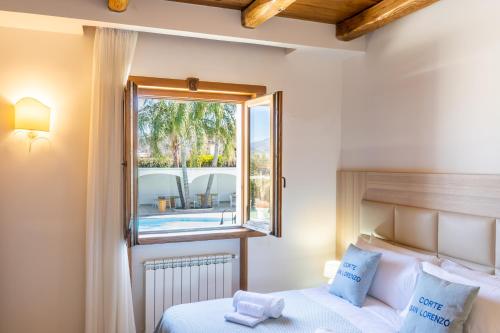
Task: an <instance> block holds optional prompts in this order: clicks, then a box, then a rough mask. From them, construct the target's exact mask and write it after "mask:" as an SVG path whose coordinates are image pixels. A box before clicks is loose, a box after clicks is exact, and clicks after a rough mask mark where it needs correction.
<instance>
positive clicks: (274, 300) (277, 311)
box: [233, 290, 285, 318]
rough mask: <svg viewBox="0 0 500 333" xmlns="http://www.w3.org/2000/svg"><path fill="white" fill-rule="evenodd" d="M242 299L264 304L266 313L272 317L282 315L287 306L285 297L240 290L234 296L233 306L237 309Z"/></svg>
mask: <svg viewBox="0 0 500 333" xmlns="http://www.w3.org/2000/svg"><path fill="white" fill-rule="evenodd" d="M242 301H244V302H248V303H253V304H257V305H260V306H262V307H263V308H264V315H265V316H266V317H272V318H279V317H281V313H282V312H283V309H284V308H285V300H284V299H283V298H280V297H274V296H271V295H265V294H259V293H252V292H248V291H242V290H239V291H237V292H236V293H235V294H234V296H233V307H234V308H235V309H236V310H237V309H238V306H237V305H238V303H239V302H242Z"/></svg>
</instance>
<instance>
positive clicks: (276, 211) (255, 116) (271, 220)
mask: <svg viewBox="0 0 500 333" xmlns="http://www.w3.org/2000/svg"><path fill="white" fill-rule="evenodd" d="M282 103H283V93H282V92H281V91H279V92H276V93H274V94H272V95H267V96H263V97H259V98H256V99H252V100H249V101H247V102H245V107H244V111H245V112H244V127H245V140H244V154H245V156H246V158H245V163H244V172H243V173H244V175H243V177H244V179H245V180H246V181H245V182H244V184H245V186H244V190H243V203H244V222H245V224H244V226H245V227H247V228H249V229H252V230H257V231H261V232H265V233H268V234H270V235H273V236H276V237H281V196H282V188H283V185H284V183H283V178H282V169H281V163H282V161H281V155H282Z"/></svg>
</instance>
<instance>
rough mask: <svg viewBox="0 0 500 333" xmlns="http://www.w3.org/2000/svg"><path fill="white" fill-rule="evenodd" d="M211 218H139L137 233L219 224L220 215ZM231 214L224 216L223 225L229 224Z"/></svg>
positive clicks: (185, 216) (180, 216) (188, 216)
mask: <svg viewBox="0 0 500 333" xmlns="http://www.w3.org/2000/svg"><path fill="white" fill-rule="evenodd" d="M210 215H212V216H199V215H198V216H192V215H191V216H190V215H189V214H185V215H173V216H161V217H160V216H154V217H141V218H139V220H138V221H139V231H157V230H165V229H180V228H183V227H196V225H198V224H199V225H200V227H203V224H212V226H217V225H219V224H220V222H221V216H220V215H221V214H210ZM231 223H232V220H231V214H225V215H224V224H226V225H227V224H231Z"/></svg>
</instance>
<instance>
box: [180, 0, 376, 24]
mask: <svg viewBox="0 0 500 333" xmlns="http://www.w3.org/2000/svg"><path fill="white" fill-rule="evenodd" d="M170 1H176V2H184V3H190V4H197V5H204V6H213V7H222V8H230V9H238V10H243V9H245V8H246V7H248V6H249V5H250V4H251V3H252V2H253V0H170ZM381 1H382V0H296V1H295V2H294V3H292V4H291V5H290V6H289V7H287V8H286V9H285V10H284V11H282V12H281V13H279V14H278V15H277V16H282V17H288V18H294V19H299V20H307V21H315V22H322V23H331V24H337V23H339V22H341V21H343V20H345V19H347V18H349V17H352V16H354V15H356V14H358V13H360V12H362V11H363V10H365V9H367V8H369V7H372V6H373V5H376V4H377V3H379V2H381Z"/></svg>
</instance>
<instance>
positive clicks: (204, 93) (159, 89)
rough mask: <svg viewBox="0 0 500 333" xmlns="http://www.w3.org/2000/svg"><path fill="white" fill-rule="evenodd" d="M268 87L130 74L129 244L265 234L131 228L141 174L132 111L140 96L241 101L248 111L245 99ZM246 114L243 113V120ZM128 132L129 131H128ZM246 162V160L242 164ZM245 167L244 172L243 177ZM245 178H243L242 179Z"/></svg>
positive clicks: (127, 145)
mask: <svg viewBox="0 0 500 333" xmlns="http://www.w3.org/2000/svg"><path fill="white" fill-rule="evenodd" d="M266 91H267V88H266V87H265V86H260V85H247V84H234V83H222V82H209V81H199V80H198V79H196V78H188V79H186V80H181V79H169V78H155V77H144V76H130V77H129V80H128V82H127V90H126V94H125V96H126V103H125V108H124V110H125V122H124V132H125V135H124V142H125V144H124V155H125V158H124V163H123V165H124V182H125V190H124V192H125V195H124V197H125V203H124V208H125V214H124V215H125V226H124V228H125V230H127V235H128V240H129V244H130V245H146V244H148V245H149V244H163V243H178V242H193V241H205V240H217V239H235V238H239V239H243V238H248V237H261V236H265V234H264V233H261V232H257V231H254V230H249V229H247V228H245V227H243V226H242V227H233V228H221V229H216V230H190V231H179V232H168V233H157V234H154V235H151V234H149V235H147V234H145V235H139V232H138V224H137V223H134V224H133V226H134V230H132V231H130V230H131V228H130V226H131V223H132V221H135V220H137V217H138V216H137V212H136V209H137V204H138V202H137V197H138V177H137V156H136V147H137V135H136V132H135V131H132V129H133V128H136V125H137V115H136V113H135V112H133V110H134V109H137V106H138V99H139V98H140V97H151V98H171V99H176V100H189V101H196V100H203V101H217V102H230V103H236V104H241V105H242V112H243V113H245V112H246V110H245V107H244V103H245V101H248V100H251V99H253V98H256V97H260V96H263V95H265V94H266ZM244 118H245V117H244V116H243V117H242V120H243V119H244ZM242 125H243V129H242V130H243V137H245V136H246V132H245V125H246V124H244V123H242ZM127 134H128V135H127ZM242 163H246V157H245V155H244V154H242ZM243 165H244V164H243ZM244 170H245V168H242V175H241V177H244V176H245V175H244ZM243 179H244V178H242V180H243ZM244 183H245V182H244V181H242V189H241V191H242V193H243V191H244V188H243V186H244ZM244 200H245V196H244V195H242V196H241V201H242V202H241V207H242V212H241V213H242V222H243V223H244V221H246V219H247V216H246V210H245V209H244V207H245V203H244Z"/></svg>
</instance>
